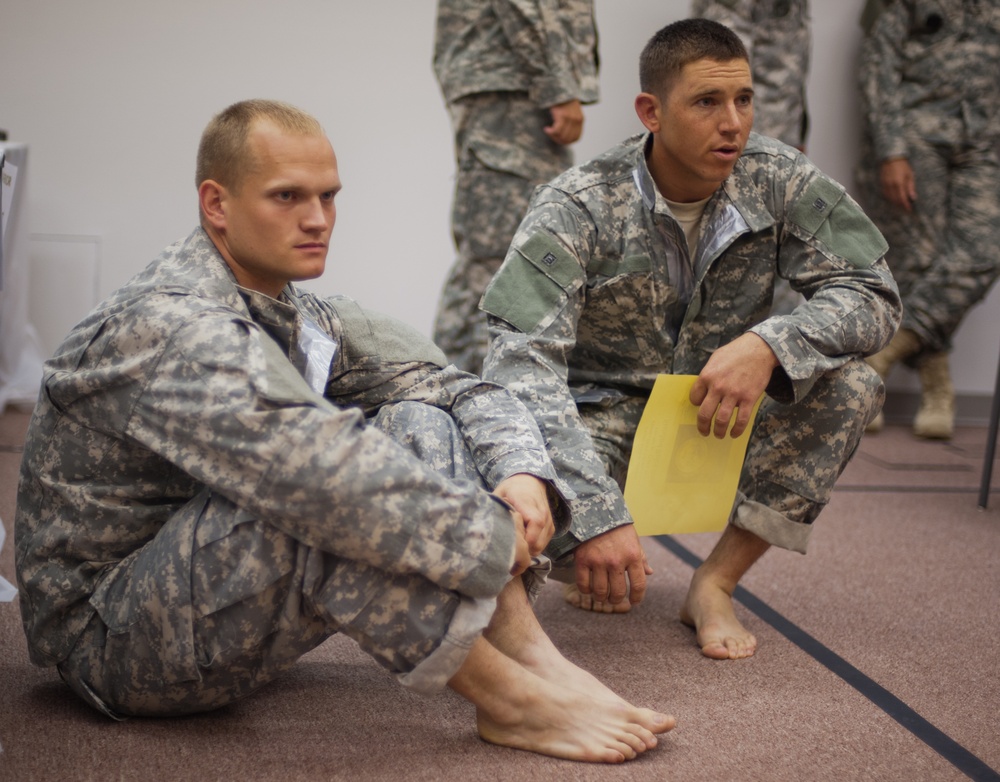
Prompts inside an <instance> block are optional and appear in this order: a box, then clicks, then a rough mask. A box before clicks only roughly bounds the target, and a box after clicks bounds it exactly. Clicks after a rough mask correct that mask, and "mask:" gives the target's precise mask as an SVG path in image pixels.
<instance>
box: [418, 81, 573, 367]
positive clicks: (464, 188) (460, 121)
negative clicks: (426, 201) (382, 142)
mask: <svg viewBox="0 0 1000 782" xmlns="http://www.w3.org/2000/svg"><path fill="white" fill-rule="evenodd" d="M449 110H450V112H451V120H452V126H453V128H454V130H455V150H456V155H457V158H458V161H457V166H458V170H457V173H456V177H455V194H454V199H453V202H452V217H451V221H452V234H453V238H454V241H455V246H456V248H457V250H458V256H457V258H456V260H455V263H454V264H453V266H452V267H451V269H450V271H449V272H448V277H447V279H446V281H445V284H444V287H443V289H442V292H441V297H440V300H439V302H438V307H437V314H436V316H435V323H434V341H435V342H436V343H437V344H438V346H439V347H440V348H441V349H442V350H443V351H444V352H445V355H447V356H448V360H449V361H451V362H452V363H454V364H455V365H456V366H458V367H459V369H464V370H466V371H467V372H472V373H474V374H477V375H478V374H481V373H482V369H483V358H484V357H485V356H486V349H487V345H488V335H487V329H486V318H485V316H484V315H483V313H482V312H480V311H479V300H480V299H481V298H482V295H483V293H484V292H485V290H486V286H487V285H489V283H490V280H492V279H493V275H494V274H495V273H496V271H497V269H499V268H500V264H501V263H502V262H503V259H504V256H506V254H507V248H508V247H509V246H510V242H511V240H512V239H513V238H514V233H515V231H516V230H517V226H518V225H519V224H520V222H521V218H522V217H523V216H524V213H525V212H526V211H527V208H528V204H529V202H530V200H531V194H532V192H533V191H534V189H535V187H536V186H538V185H539V184H542V183H543V182H547V181H548V180H549V179H552V178H553V177H555V176H556V175H557V174H559V173H561V172H562V171H563V170H565V169H566V168H568V167H569V166H570V165H571V164H572V155H571V153H570V151H569V150H568V149H567V148H566V147H561V146H559V145H558V144H556V143H554V142H553V141H552V140H551V139H549V137H548V136H546V135H545V133H544V131H543V130H542V128H543V127H545V126H546V125H548V124H549V115H548V112H547V111H542V110H540V109H538V107H537V106H535V105H534V104H532V103H531V102H530V101H529V100H528V98H527V95H526V94H523V93H483V94H480V95H472V96H469V97H467V98H463V99H461V100H459V101H457V102H456V103H454V104H452V105H451V106H450V107H449Z"/></svg>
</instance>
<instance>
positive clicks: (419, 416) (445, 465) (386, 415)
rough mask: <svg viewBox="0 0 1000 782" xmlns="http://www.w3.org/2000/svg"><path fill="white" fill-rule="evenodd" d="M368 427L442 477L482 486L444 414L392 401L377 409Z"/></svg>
mask: <svg viewBox="0 0 1000 782" xmlns="http://www.w3.org/2000/svg"><path fill="white" fill-rule="evenodd" d="M371 424H372V426H374V427H375V428H377V429H378V430H379V431H381V432H382V433H383V434H386V435H388V436H389V437H391V438H392V439H393V440H395V441H396V442H397V443H398V444H399V445H401V446H403V447H404V448H406V449H407V450H408V451H410V452H411V453H412V454H413V455H414V456H416V457H417V458H418V459H420V460H421V461H422V462H424V463H425V464H427V465H429V466H430V467H432V468H434V469H435V470H437V471H438V472H440V473H442V474H443V475H447V476H448V477H449V478H462V479H464V480H470V481H474V482H476V483H479V484H480V485H481V484H482V478H481V477H480V475H479V472H478V470H477V469H476V465H475V462H474V461H473V459H472V454H471V453H470V452H469V449H468V447H467V446H466V444H465V438H464V437H462V434H461V432H459V431H458V426H457V425H456V424H455V420H454V419H453V418H452V417H451V414H450V413H448V412H447V411H445V410H442V409H441V408H439V407H434V406H433V405H425V404H423V403H421V402H410V401H405V402H395V403H393V404H390V405H386V406H385V407H383V408H382V409H381V410H379V411H378V413H377V414H376V416H375V418H374V419H372V421H371Z"/></svg>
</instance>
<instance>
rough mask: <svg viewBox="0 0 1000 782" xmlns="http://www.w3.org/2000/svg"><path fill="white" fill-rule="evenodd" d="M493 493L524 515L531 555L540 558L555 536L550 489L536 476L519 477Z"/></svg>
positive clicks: (524, 474)
mask: <svg viewBox="0 0 1000 782" xmlns="http://www.w3.org/2000/svg"><path fill="white" fill-rule="evenodd" d="M493 493H494V494H496V495H497V496H498V497H499V498H500V499H502V500H504V501H505V502H507V503H508V504H509V505H511V507H513V508H514V509H515V510H516V511H517V512H518V513H519V514H520V515H521V518H522V519H523V523H524V537H525V541H526V542H527V545H528V551H529V552H530V553H531V555H532V556H537V555H538V554H541V553H542V551H544V550H545V547H546V546H547V545H549V541H550V540H552V536H553V535H554V534H555V532H556V525H555V521H554V520H553V518H552V509H551V508H550V507H549V494H548V485H547V484H546V483H545V482H544V481H543V480H541V479H540V478H536V477H535V476H534V475H529V474H527V473H517V474H516V475H511V476H510V477H509V478H507V479H505V480H503V481H501V482H500V484H499V485H498V486H497V487H496V489H494V491H493Z"/></svg>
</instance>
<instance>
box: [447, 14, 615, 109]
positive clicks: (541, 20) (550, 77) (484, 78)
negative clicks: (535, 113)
mask: <svg viewBox="0 0 1000 782" xmlns="http://www.w3.org/2000/svg"><path fill="white" fill-rule="evenodd" d="M597 67H598V62H597V31H596V28H595V26H594V4H593V0H438V9H437V29H436V33H435V40H434V73H435V74H436V76H437V79H438V83H439V84H440V85H441V90H442V92H443V93H444V98H445V100H446V101H447V102H449V103H453V102H454V101H456V100H458V99H459V98H462V97H464V96H466V95H472V94H475V93H478V92H512V91H519V92H526V93H528V97H529V98H530V99H531V101H532V102H534V103H535V105H537V106H541V107H542V108H548V107H549V106H555V105H557V104H559V103H566V102H567V101H570V100H579V101H580V102H581V103H594V102H595V101H596V100H597V97H598V82H597Z"/></svg>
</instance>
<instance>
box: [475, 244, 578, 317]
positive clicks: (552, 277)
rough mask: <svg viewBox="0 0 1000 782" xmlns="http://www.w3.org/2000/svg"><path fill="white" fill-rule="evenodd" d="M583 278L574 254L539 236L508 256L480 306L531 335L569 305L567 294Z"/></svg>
mask: <svg viewBox="0 0 1000 782" xmlns="http://www.w3.org/2000/svg"><path fill="white" fill-rule="evenodd" d="M582 276H583V270H582V269H581V268H580V264H579V262H578V261H577V260H576V258H575V257H574V256H573V254H572V253H570V252H569V251H568V250H566V248H564V247H563V246H562V245H560V244H559V242H557V241H556V240H555V239H554V238H552V237H551V236H548V235H547V234H544V233H539V234H535V235H534V236H532V237H531V238H530V239H528V241H526V242H525V243H524V244H523V245H521V246H520V247H517V248H516V249H515V250H514V251H513V252H511V253H510V254H508V256H507V259H506V260H505V261H504V263H503V266H501V267H500V271H498V272H497V273H496V275H495V276H494V277H493V280H492V282H491V283H490V285H489V287H488V288H487V289H486V293H485V294H484V295H483V300H482V303H481V305H480V306H481V308H482V309H483V310H484V311H485V312H488V313H489V314H491V315H495V316H496V317H498V318H502V319H503V320H505V321H507V322H508V323H509V324H510V325H512V326H513V327H514V328H516V329H517V330H518V331H522V332H524V333H526V334H527V333H529V332H531V331H534V330H535V328H537V326H538V324H539V323H541V322H542V320H543V318H545V316H546V315H548V314H549V313H551V312H552V311H553V310H555V309H557V308H558V307H561V306H562V305H563V304H564V303H565V301H566V291H567V290H569V289H570V288H572V287H573V285H574V284H575V283H576V282H577V281H578V280H580V278H581V277H582Z"/></svg>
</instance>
